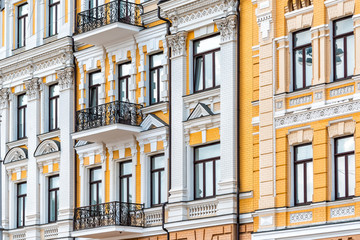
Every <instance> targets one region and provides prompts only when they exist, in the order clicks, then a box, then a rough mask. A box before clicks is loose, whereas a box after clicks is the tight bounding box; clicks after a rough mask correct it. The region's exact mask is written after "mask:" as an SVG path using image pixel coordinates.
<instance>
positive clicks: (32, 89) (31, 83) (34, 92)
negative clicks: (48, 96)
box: [25, 78, 41, 101]
mask: <svg viewBox="0 0 360 240" xmlns="http://www.w3.org/2000/svg"><path fill="white" fill-rule="evenodd" d="M40 85H41V80H40V79H39V78H32V79H30V80H27V81H25V88H26V95H27V97H28V101H31V100H36V99H38V98H39V91H40Z"/></svg>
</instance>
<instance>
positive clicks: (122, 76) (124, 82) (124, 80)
mask: <svg viewBox="0 0 360 240" xmlns="http://www.w3.org/2000/svg"><path fill="white" fill-rule="evenodd" d="M130 68H131V63H124V64H121V65H120V66H119V100H120V101H122V102H127V101H129V98H130V88H129V87H130Z"/></svg>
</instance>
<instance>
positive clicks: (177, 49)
mask: <svg viewBox="0 0 360 240" xmlns="http://www.w3.org/2000/svg"><path fill="white" fill-rule="evenodd" d="M186 38H187V32H185V31H182V32H179V33H176V34H173V35H169V36H167V41H168V45H169V47H171V53H172V57H179V56H186Z"/></svg>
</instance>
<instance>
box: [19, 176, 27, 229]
mask: <svg viewBox="0 0 360 240" xmlns="http://www.w3.org/2000/svg"><path fill="white" fill-rule="evenodd" d="M26 193H27V184H26V182H25V183H19V184H18V185H17V195H16V200H17V220H16V226H17V227H24V226H25V206H26Z"/></svg>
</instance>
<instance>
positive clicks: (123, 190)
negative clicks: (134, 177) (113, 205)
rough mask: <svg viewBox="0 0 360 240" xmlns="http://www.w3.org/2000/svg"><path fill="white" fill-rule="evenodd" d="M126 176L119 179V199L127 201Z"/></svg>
mask: <svg viewBox="0 0 360 240" xmlns="http://www.w3.org/2000/svg"><path fill="white" fill-rule="evenodd" d="M127 181H128V179H127V178H122V179H121V180H120V188H121V194H120V195H121V196H120V201H121V202H127V197H128V185H127Z"/></svg>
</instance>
